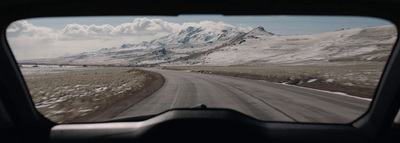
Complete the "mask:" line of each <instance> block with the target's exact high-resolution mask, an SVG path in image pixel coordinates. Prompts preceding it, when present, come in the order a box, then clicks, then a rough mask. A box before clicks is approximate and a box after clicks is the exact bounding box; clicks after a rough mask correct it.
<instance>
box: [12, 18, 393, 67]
mask: <svg viewBox="0 0 400 143" xmlns="http://www.w3.org/2000/svg"><path fill="white" fill-rule="evenodd" d="M388 24H391V23H390V22H389V21H386V20H382V19H377V18H371V17H344V16H286V15H279V16H222V15H180V16H102V17H49V18H33V19H25V20H19V21H16V22H13V23H11V24H10V25H9V27H8V29H7V32H6V36H7V40H8V42H9V44H10V47H11V49H12V51H13V53H14V55H15V57H16V59H17V60H25V59H40V58H54V57H60V56H68V55H74V54H79V53H82V52H89V51H95V50H99V49H102V48H110V47H119V46H121V45H122V44H126V43H130V44H135V43H140V42H142V41H150V40H153V39H156V38H159V37H162V36H165V35H167V34H170V33H174V32H179V31H180V30H183V29H186V28H187V27H188V26H194V27H207V25H225V26H233V27H236V28H237V29H238V30H239V31H243V32H248V31H249V30H251V29H253V28H256V27H258V26H262V27H264V29H265V30H266V31H268V32H272V33H274V34H278V35H299V34H312V33H321V32H328V31H335V30H340V29H347V28H359V27H368V26H378V25H388Z"/></svg>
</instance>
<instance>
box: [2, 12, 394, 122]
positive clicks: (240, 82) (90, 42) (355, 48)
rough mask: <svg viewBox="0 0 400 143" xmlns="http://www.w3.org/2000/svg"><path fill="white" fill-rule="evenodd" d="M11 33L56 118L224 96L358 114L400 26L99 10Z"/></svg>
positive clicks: (239, 102) (225, 100)
mask: <svg viewBox="0 0 400 143" xmlns="http://www.w3.org/2000/svg"><path fill="white" fill-rule="evenodd" d="M6 36H7V40H8V43H9V45H10V48H11V50H12V52H13V54H14V56H15V59H16V61H17V62H18V66H19V68H20V71H21V73H22V75H23V77H24V79H25V82H26V85H27V87H28V89H29V92H30V95H31V97H32V101H33V103H34V105H35V107H36V109H37V110H38V111H39V112H40V113H41V114H43V115H44V116H45V117H47V118H49V119H50V120H52V121H54V122H58V123H72V122H99V121H107V120H115V119H123V118H128V117H129V118H132V117H146V116H151V115H156V114H159V113H162V112H164V111H167V110H170V109H177V108H185V109H193V108H199V109H201V110H208V109H214V108H217V109H231V110H234V111H237V112H240V113H243V114H245V115H248V116H250V117H252V118H255V119H257V120H261V121H274V122H307V123H310V122H315V123H350V122H352V121H354V120H356V119H357V118H359V117H360V116H362V115H363V114H364V113H365V112H366V111H367V110H368V108H369V105H370V103H371V100H372V99H373V96H374V92H375V90H376V88H377V86H378V84H379V81H380V77H381V75H382V72H383V70H384V67H385V64H386V62H387V60H388V58H389V56H390V53H391V51H392V48H393V46H394V44H395V41H396V39H397V29H396V26H395V25H394V24H392V23H391V22H389V21H387V20H383V19H378V18H373V17H357V16H289V15H281V16H279V15H277V16H222V15H180V16H96V17H47V18H31V19H23V20H18V21H15V22H13V23H11V24H10V25H9V26H8V28H7V31H6Z"/></svg>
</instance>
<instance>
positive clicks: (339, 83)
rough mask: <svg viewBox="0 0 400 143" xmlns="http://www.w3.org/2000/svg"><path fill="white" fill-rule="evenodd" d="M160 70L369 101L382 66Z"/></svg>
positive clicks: (239, 67)
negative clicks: (275, 84)
mask: <svg viewBox="0 0 400 143" xmlns="http://www.w3.org/2000/svg"><path fill="white" fill-rule="evenodd" d="M163 68H164V69H171V70H187V71H191V72H200V73H206V74H219V75H227V76H234V77H242V78H248V79H254V80H266V81H271V82H279V83H284V84H291V85H298V86H304V87H310V88H315V89H321V90H327V91H332V92H342V93H346V94H350V95H353V96H360V97H367V98H371V97H372V96H373V95H374V92H375V88H376V86H377V85H378V83H379V79H380V76H381V74H382V71H383V68H384V64H382V63H365V64H356V65H350V64H349V65H343V64H342V65H263V66H168V67H163Z"/></svg>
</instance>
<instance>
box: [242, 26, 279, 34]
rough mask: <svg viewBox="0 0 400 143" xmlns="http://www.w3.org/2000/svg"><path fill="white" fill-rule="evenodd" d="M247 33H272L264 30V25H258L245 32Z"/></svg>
mask: <svg viewBox="0 0 400 143" xmlns="http://www.w3.org/2000/svg"><path fill="white" fill-rule="evenodd" d="M247 35H274V34H273V33H271V32H267V31H265V29H264V27H262V26H258V27H256V28H254V29H253V30H251V31H249V32H247Z"/></svg>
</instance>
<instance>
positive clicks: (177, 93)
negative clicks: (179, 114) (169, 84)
mask: <svg viewBox="0 0 400 143" xmlns="http://www.w3.org/2000/svg"><path fill="white" fill-rule="evenodd" d="M180 89H181V86H180V84H178V91H177V92H176V95H175V99H174V102H173V103H172V105H171V107H170V109H172V108H173V107H174V105H175V102H176V99H178V95H179V90H180Z"/></svg>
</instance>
